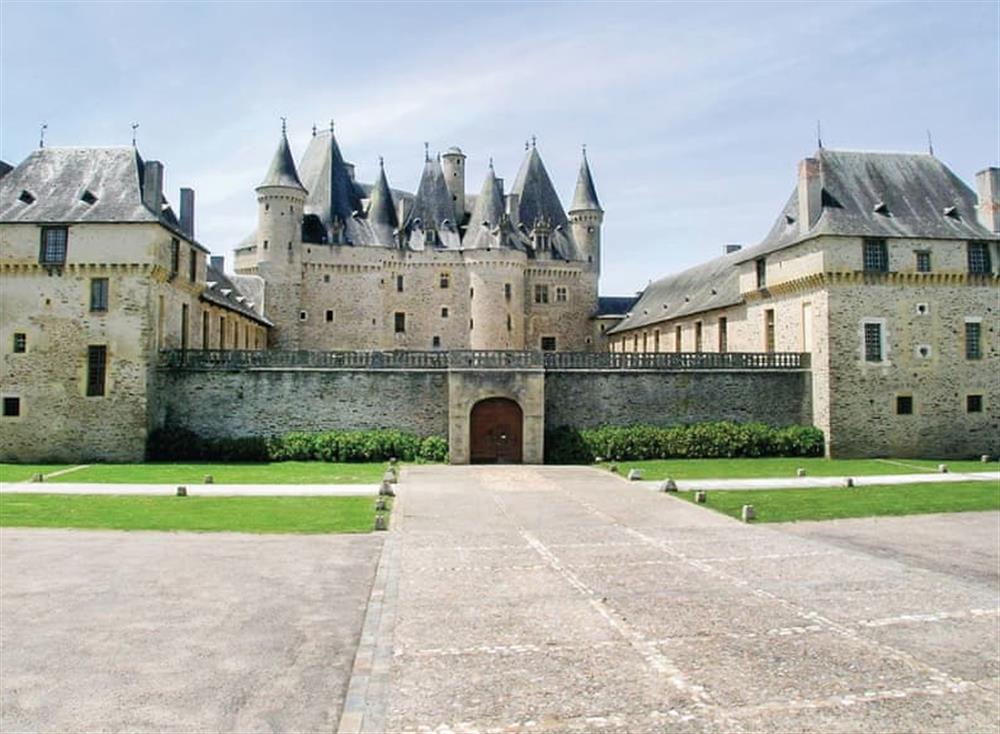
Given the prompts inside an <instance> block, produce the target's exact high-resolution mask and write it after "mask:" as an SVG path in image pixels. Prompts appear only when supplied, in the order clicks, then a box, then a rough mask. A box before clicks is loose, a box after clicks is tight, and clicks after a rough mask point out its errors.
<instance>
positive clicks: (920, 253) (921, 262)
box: [917, 250, 931, 273]
mask: <svg viewBox="0 0 1000 734" xmlns="http://www.w3.org/2000/svg"><path fill="white" fill-rule="evenodd" d="M917 272H918V273H929V272H931V253H930V251H929V250H917Z"/></svg>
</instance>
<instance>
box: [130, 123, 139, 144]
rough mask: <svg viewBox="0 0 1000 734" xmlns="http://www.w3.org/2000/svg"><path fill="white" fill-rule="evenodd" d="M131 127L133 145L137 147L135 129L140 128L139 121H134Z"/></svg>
mask: <svg viewBox="0 0 1000 734" xmlns="http://www.w3.org/2000/svg"><path fill="white" fill-rule="evenodd" d="M131 127H132V147H133V148H134V147H135V131H136V130H138V129H139V123H138V122H133V123H132V126H131Z"/></svg>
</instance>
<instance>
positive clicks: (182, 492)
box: [177, 487, 188, 497]
mask: <svg viewBox="0 0 1000 734" xmlns="http://www.w3.org/2000/svg"><path fill="white" fill-rule="evenodd" d="M177 496H178V497H187V496H188V488H187V487H178V488H177Z"/></svg>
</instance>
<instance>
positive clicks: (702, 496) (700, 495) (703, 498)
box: [694, 489, 708, 505]
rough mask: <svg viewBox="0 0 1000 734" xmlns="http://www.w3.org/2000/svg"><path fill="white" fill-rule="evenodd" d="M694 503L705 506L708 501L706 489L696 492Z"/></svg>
mask: <svg viewBox="0 0 1000 734" xmlns="http://www.w3.org/2000/svg"><path fill="white" fill-rule="evenodd" d="M694 501H695V502H697V503H698V504H701V505H703V504H705V502H707V501H708V494H707V493H706V492H705V490H704V489H699V490H696V491H695V493H694Z"/></svg>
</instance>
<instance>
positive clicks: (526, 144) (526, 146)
mask: <svg viewBox="0 0 1000 734" xmlns="http://www.w3.org/2000/svg"><path fill="white" fill-rule="evenodd" d="M524 149H525V150H527V149H528V141H527V140H525V141H524Z"/></svg>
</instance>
